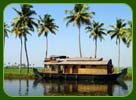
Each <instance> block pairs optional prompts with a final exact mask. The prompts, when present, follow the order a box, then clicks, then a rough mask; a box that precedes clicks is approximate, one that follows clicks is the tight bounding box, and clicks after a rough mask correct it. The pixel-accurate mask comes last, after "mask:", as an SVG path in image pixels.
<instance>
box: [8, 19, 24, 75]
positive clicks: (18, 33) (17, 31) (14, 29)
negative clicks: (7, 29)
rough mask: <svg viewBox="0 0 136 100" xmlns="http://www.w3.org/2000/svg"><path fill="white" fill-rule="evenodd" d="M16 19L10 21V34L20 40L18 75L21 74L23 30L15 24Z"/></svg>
mask: <svg viewBox="0 0 136 100" xmlns="http://www.w3.org/2000/svg"><path fill="white" fill-rule="evenodd" d="M17 21H18V20H17V19H16V18H14V19H12V21H11V22H12V25H11V26H12V33H15V35H16V37H19V39H20V64H19V73H20V74H21V67H22V48H23V41H22V34H23V32H22V31H23V30H21V28H20V27H21V26H20V24H17Z"/></svg>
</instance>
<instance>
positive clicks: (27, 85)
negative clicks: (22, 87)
mask: <svg viewBox="0 0 136 100" xmlns="http://www.w3.org/2000/svg"><path fill="white" fill-rule="evenodd" d="M28 93H29V80H28V79H27V80H26V92H25V95H26V96H28Z"/></svg>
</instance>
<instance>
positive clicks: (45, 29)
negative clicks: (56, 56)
mask: <svg viewBox="0 0 136 100" xmlns="http://www.w3.org/2000/svg"><path fill="white" fill-rule="evenodd" d="M39 18H40V20H39V21H38V23H39V24H38V30H37V32H38V36H41V34H42V33H44V36H45V37H46V51H45V59H46V58H47V56H48V34H49V32H50V33H53V34H56V31H57V30H58V28H59V27H58V26H57V25H56V24H55V23H54V19H53V18H51V15H49V14H45V15H44V18H41V16H39Z"/></svg>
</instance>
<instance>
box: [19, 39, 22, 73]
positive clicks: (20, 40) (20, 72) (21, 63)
mask: <svg viewBox="0 0 136 100" xmlns="http://www.w3.org/2000/svg"><path fill="white" fill-rule="evenodd" d="M20 43H21V44H20V65H19V74H21V67H22V37H20Z"/></svg>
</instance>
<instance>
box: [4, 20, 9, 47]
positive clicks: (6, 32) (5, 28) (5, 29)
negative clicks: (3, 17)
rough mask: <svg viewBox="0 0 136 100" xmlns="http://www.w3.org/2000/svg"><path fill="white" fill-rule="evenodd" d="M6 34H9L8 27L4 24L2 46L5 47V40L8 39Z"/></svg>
mask: <svg viewBox="0 0 136 100" xmlns="http://www.w3.org/2000/svg"><path fill="white" fill-rule="evenodd" d="M8 32H10V30H9V26H8V24H6V23H4V45H5V38H6V37H8Z"/></svg>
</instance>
